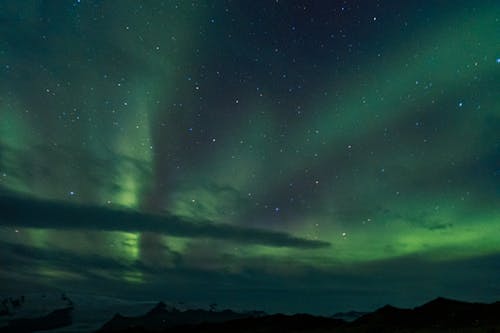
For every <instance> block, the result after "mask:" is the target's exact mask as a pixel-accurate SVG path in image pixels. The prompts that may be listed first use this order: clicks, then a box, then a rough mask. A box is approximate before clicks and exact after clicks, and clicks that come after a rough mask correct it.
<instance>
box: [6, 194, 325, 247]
mask: <svg viewBox="0 0 500 333" xmlns="http://www.w3.org/2000/svg"><path fill="white" fill-rule="evenodd" d="M0 211H1V215H0V225H3V226H17V227H29V228H41V229H47V228H52V229H63V230H64V229H66V230H71V229H80V230H101V231H127V232H154V233H160V234H167V235H172V236H181V237H196V238H203V237H207V238H217V239H227V240H232V241H238V242H242V243H247V244H265V245H271V246H277V247H294V248H304V249H317V248H323V247H327V246H329V243H327V242H323V241H317V240H309V239H304V238H298V237H294V236H291V235H290V234H287V233H283V232H274V231H265V230H260V229H252V228H243V227H237V226H231V225H227V224H216V223H213V222H211V221H202V222H197V223H194V222H190V221H186V220H184V219H182V218H180V217H177V216H171V215H170V216H160V215H153V214H144V213H139V212H135V211H129V210H114V209H109V208H105V207H98V206H84V205H74V204H68V203H62V202H52V201H42V200H35V199H28V198H21V197H13V196H3V197H0Z"/></svg>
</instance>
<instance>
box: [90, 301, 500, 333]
mask: <svg viewBox="0 0 500 333" xmlns="http://www.w3.org/2000/svg"><path fill="white" fill-rule="evenodd" d="M238 317H239V318H238ZM174 318H176V319H174ZM180 318H183V319H180ZM176 320H177V322H176ZM186 322H187V323H186ZM99 332H103V333H104V332H169V333H174V332H175V333H184V332H189V333H191V332H193V333H194V332H200V333H201V332H206V333H216V332H248V333H250V332H262V333H264V332H317V333H319V332H367V333H368V332H488V333H492V332H499V333H500V302H496V303H493V304H482V303H467V302H460V301H454V300H449V299H444V298H437V299H435V300H433V301H431V302H429V303H426V304H424V305H422V306H419V307H416V308H414V309H399V308H395V307H392V306H390V305H387V306H384V307H382V308H380V309H378V310H376V311H374V312H372V313H368V314H364V315H362V316H361V317H359V318H357V319H355V320H354V321H352V322H347V321H344V320H341V319H336V318H328V317H316V316H311V315H306V314H297V315H293V316H287V315H282V314H277V315H263V314H261V313H250V314H237V313H234V312H231V311H223V312H207V311H198V312H197V311H192V310H191V311H186V312H179V313H178V314H177V315H176V314H175V310H173V311H172V310H167V309H165V308H164V307H163V306H162V305H161V304H159V305H158V306H157V307H155V309H153V310H152V311H150V312H149V313H147V314H146V315H144V316H140V317H122V316H120V315H116V316H115V317H114V318H113V319H111V320H110V321H109V322H108V323H106V324H105V325H104V326H103V327H102V328H101V329H100V330H99Z"/></svg>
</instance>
